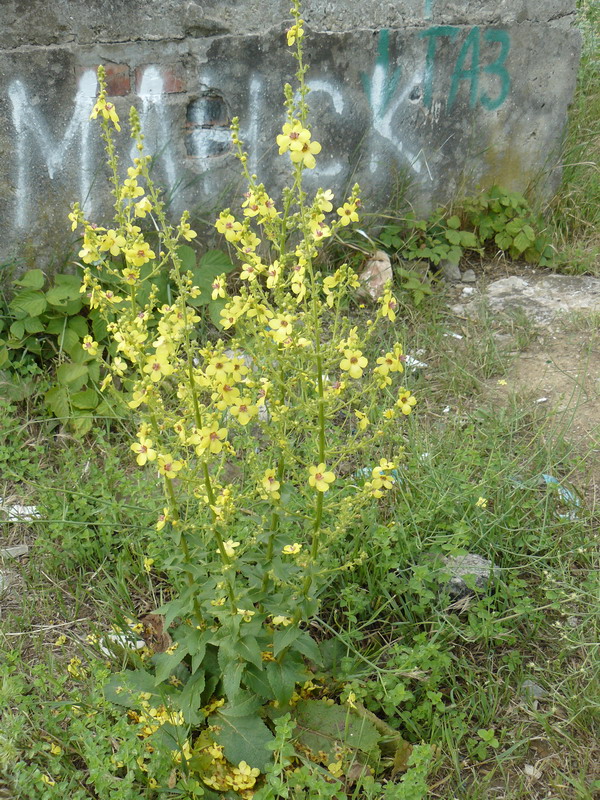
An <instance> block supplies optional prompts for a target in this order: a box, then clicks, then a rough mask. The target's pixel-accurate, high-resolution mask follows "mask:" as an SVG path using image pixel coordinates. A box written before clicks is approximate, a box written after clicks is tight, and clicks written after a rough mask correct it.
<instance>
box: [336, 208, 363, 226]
mask: <svg viewBox="0 0 600 800" xmlns="http://www.w3.org/2000/svg"><path fill="white" fill-rule="evenodd" d="M337 213H338V214H339V215H340V217H341V219H340V222H341V223H342V225H349V224H350V223H351V222H358V213H357V211H356V203H344V205H343V206H341V207H340V208H338V210H337Z"/></svg>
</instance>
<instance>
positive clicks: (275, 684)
mask: <svg viewBox="0 0 600 800" xmlns="http://www.w3.org/2000/svg"><path fill="white" fill-rule="evenodd" d="M265 671H266V673H267V679H268V681H269V685H270V686H271V689H272V690H273V694H274V695H275V699H276V700H277V701H278V703H279V704H280V705H282V706H285V705H287V704H288V703H289V702H290V699H291V697H292V695H293V693H294V689H295V688H296V684H297V683H303V682H304V681H305V680H306V679H307V677H308V675H307V671H306V667H305V666H304V664H303V662H302V658H301V656H300V655H299V654H298V653H292V652H288V653H286V654H285V656H284V657H283V659H282V660H281V662H279V661H268V662H267V664H266V666H265Z"/></svg>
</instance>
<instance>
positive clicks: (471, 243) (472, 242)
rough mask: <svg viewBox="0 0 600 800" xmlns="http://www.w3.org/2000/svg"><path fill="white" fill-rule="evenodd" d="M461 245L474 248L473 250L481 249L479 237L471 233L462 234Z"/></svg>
mask: <svg viewBox="0 0 600 800" xmlns="http://www.w3.org/2000/svg"><path fill="white" fill-rule="evenodd" d="M460 244H461V246H462V247H472V248H477V247H479V242H478V241H477V237H476V236H475V234H474V233H472V232H471V231H461V232H460Z"/></svg>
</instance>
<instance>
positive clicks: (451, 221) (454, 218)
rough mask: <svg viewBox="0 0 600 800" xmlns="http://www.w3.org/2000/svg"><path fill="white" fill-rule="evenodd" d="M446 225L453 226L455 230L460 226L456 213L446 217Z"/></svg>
mask: <svg viewBox="0 0 600 800" xmlns="http://www.w3.org/2000/svg"><path fill="white" fill-rule="evenodd" d="M446 225H447V226H448V227H449V228H454V229H455V230H458V228H460V218H459V217H457V216H456V215H454V216H452V217H448V219H447V220H446Z"/></svg>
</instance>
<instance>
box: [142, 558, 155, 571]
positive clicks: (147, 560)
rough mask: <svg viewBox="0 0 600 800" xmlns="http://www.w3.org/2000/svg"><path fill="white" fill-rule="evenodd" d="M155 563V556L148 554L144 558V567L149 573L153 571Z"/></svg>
mask: <svg viewBox="0 0 600 800" xmlns="http://www.w3.org/2000/svg"><path fill="white" fill-rule="evenodd" d="M153 564H154V559H153V558H148V556H146V557H145V558H144V569H145V570H146V572H147V573H148V574H150V573H151V572H152V565H153Z"/></svg>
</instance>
